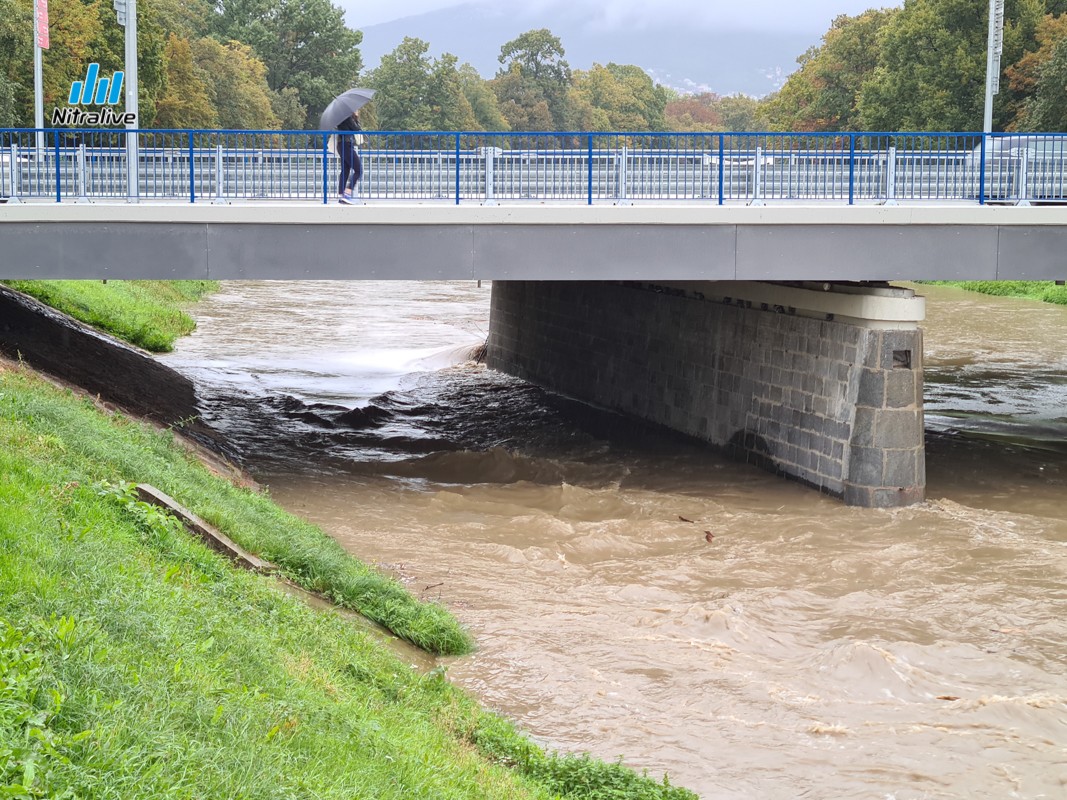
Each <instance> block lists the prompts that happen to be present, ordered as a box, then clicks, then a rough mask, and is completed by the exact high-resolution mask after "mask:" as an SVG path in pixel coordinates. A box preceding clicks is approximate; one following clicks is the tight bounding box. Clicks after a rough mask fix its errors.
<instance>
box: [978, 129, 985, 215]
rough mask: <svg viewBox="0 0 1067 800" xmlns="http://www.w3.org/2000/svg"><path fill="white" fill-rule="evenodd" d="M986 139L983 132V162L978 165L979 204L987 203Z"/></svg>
mask: <svg viewBox="0 0 1067 800" xmlns="http://www.w3.org/2000/svg"><path fill="white" fill-rule="evenodd" d="M985 140H986V136H985V134H984V133H983V134H982V142H981V151H982V157H981V159H980V161H981V163H980V164H979V165H978V205H980V206H984V205H985Z"/></svg>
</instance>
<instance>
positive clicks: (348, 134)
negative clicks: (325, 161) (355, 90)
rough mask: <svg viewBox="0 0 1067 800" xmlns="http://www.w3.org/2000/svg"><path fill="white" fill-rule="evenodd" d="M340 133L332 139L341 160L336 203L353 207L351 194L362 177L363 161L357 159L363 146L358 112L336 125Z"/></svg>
mask: <svg viewBox="0 0 1067 800" xmlns="http://www.w3.org/2000/svg"><path fill="white" fill-rule="evenodd" d="M337 130H338V131H341V133H340V134H337V135H336V136H335V137H334V138H335V140H336V142H335V145H334V147H335V149H336V152H337V155H338V156H340V158H341V176H340V178H339V179H338V181H337V202H338V203H343V204H345V205H354V203H355V201H354V200H353V199H352V192H353V191H354V190H355V188H356V184H357V183H359V180H360V178H362V177H363V160H362V159H361V158H360V157H359V147H360V145H362V144H363V134H362V133H361V132H360V131H362V130H363V128H362V127H361V126H360V124H359V112H358V111H353V112H352V115H351V116H348V117H345V118H344V119H343V120H341V121H340V122H339V123H338V125H337Z"/></svg>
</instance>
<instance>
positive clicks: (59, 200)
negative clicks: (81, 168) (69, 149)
mask: <svg viewBox="0 0 1067 800" xmlns="http://www.w3.org/2000/svg"><path fill="white" fill-rule="evenodd" d="M52 141H53V142H54V143H55V151H56V202H57V203H62V202H63V190H62V187H61V186H60V170H59V130H58V129H57V130H55V131H53V137H52Z"/></svg>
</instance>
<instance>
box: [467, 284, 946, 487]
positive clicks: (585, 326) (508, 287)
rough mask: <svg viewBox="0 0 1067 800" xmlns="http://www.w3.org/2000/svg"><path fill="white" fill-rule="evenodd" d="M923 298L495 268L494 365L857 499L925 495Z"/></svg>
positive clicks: (873, 290)
mask: <svg viewBox="0 0 1067 800" xmlns="http://www.w3.org/2000/svg"><path fill="white" fill-rule="evenodd" d="M923 312H924V307H923V301H922V298H918V297H915V296H914V294H913V293H912V292H911V291H910V290H907V289H898V288H892V287H888V286H885V285H881V286H860V285H856V284H852V285H840V284H838V285H833V284H822V285H814V286H811V285H782V284H764V283H748V282H742V281H729V282H689V283H666V284H665V283H648V282H584V281H583V282H576V281H567V282H564V281H496V282H494V284H493V299H492V319H491V324H490V334H489V348H488V363H489V366H490V367H493V368H496V369H500V370H502V371H505V372H508V373H510V374H514V375H517V376H519V377H522V378H524V379H527V380H530V381H532V382H535V383H538V384H540V385H542V386H545V387H546V388H549V389H551V390H554V391H558V392H560V393H562V394H565V395H568V396H571V397H574V398H576V399H579V400H582V401H586V402H589V403H591V404H594V405H597V406H601V407H604V408H609V409H612V410H615V411H619V412H622V413H624V414H628V415H632V416H634V417H637V418H640V419H642V420H646V421H648V422H651V423H654V424H658V425H663V426H666V427H668V428H671V429H673V430H676V431H680V432H682V433H684V434H688V435H690V436H693V437H696V438H698V439H701V440H703V441H706V442H708V443H710V444H712V445H714V446H716V447H717V448H720V449H722V450H723V451H725V452H726V453H728V454H730V455H731V456H733V457H735V458H737V459H739V460H742V461H747V462H750V463H753V464H756V465H758V466H760V467H762V468H764V469H768V470H771V471H773V472H776V473H778V474H781V475H784V476H788V477H790V478H794V479H796V480H799V481H802V482H803V483H806V484H809V485H811V486H813V487H815V488H818V489H819V490H821V491H823V492H826V493H827V494H830V495H833V496H835V497H840V498H843V499H844V501H845V502H846V503H848V504H851V505H859V506H873V507H891V506H901V505H908V504H911V503H916V502H920V501H921V500H922V499H923V496H924V490H925V484H926V475H925V457H924V449H923V410H922V388H923V381H922V332H921V330H920V329H919V327H918V324H917V323H918V322H919V321H920V320H921V319H922V318H923V316H924V313H923Z"/></svg>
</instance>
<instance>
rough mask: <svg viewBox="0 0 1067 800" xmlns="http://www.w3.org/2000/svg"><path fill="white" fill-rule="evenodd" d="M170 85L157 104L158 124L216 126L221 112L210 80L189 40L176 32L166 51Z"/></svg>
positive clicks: (168, 40)
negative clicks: (198, 61) (212, 92)
mask: <svg viewBox="0 0 1067 800" xmlns="http://www.w3.org/2000/svg"><path fill="white" fill-rule="evenodd" d="M165 54H166V61H167V86H166V90H165V91H164V92H163V97H161V98H160V101H159V103H158V104H157V106H156V120H155V125H157V126H158V127H161V128H213V127H215V126H216V125H217V124H218V112H217V111H216V110H215V104H214V103H213V102H212V97H211V88H210V87H209V80H208V79H207V76H206V74H205V72H204V70H203V69H202V68H200V67H198V66H197V65H196V63H195V62H194V61H193V48H192V46H191V45H190V44H189V40H188V39H182V38H179V37H178V35H177V34H176V33H172V34H171V35H170V37H169V38H168V39H167V48H166V50H165Z"/></svg>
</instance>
